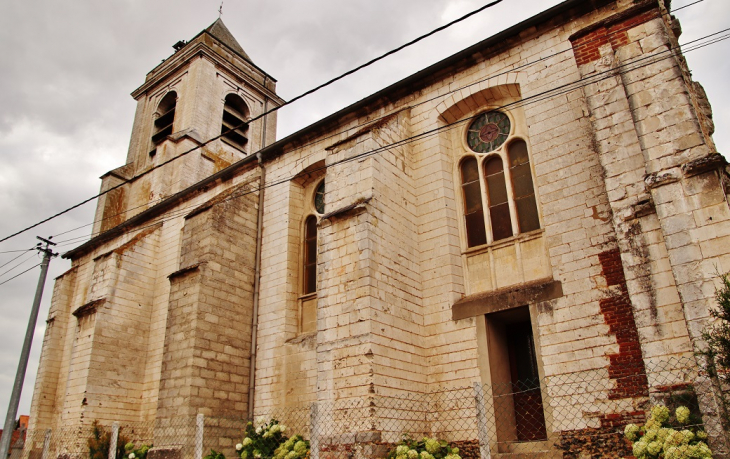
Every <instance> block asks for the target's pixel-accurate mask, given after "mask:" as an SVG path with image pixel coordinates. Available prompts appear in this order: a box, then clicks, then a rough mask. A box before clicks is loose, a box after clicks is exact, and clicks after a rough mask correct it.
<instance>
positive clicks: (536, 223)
mask: <svg viewBox="0 0 730 459" xmlns="http://www.w3.org/2000/svg"><path fill="white" fill-rule="evenodd" d="M507 154H508V156H509V164H510V174H512V188H513V189H514V196H515V207H516V210H517V217H518V220H517V221H518V223H519V225H520V232H522V233H525V232H527V231H532V230H536V229H538V228H540V218H539V217H538V215H537V203H536V202H535V188H534V187H533V185H532V172H531V171H530V157H529V155H528V154H527V144H526V143H525V141H524V140H522V139H518V140H516V141H514V142H512V143H511V144H509V146H508V147H507Z"/></svg>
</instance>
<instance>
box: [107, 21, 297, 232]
mask: <svg viewBox="0 0 730 459" xmlns="http://www.w3.org/2000/svg"><path fill="white" fill-rule="evenodd" d="M173 48H174V49H175V53H174V54H173V55H172V56H170V57H168V58H167V59H165V60H164V61H163V62H162V63H161V64H160V65H158V66H157V67H155V68H154V69H152V70H151V71H150V72H149V73H148V74H147V77H146V78H145V82H144V84H142V85H141V86H140V87H139V88H137V89H136V90H135V91H134V92H132V97H134V99H135V100H136V101H137V110H136V114H135V119H134V126H133V128H132V138H131V141H130V144H129V151H128V153H127V161H126V164H125V165H124V166H122V167H119V168H117V169H114V170H112V171H110V172H108V173H106V174H105V175H104V176H102V177H101V178H102V187H101V189H102V191H105V190H108V189H110V188H112V187H114V186H117V185H118V184H120V183H124V182H126V183H125V184H124V185H123V186H121V187H119V188H117V189H115V190H113V191H111V192H109V193H107V194H105V195H103V196H102V197H101V198H100V199H99V203H98V205H97V211H96V218H95V222H96V223H95V224H94V230H93V232H94V233H99V232H103V231H106V230H108V229H111V228H113V227H115V226H117V225H119V224H120V223H123V222H124V221H125V220H127V219H129V218H130V217H132V216H134V215H136V214H138V213H139V212H141V211H143V210H145V209H147V208H149V207H151V206H153V205H154V204H156V203H157V202H159V201H160V200H163V199H164V198H166V197H169V196H172V195H173V194H175V193H177V192H179V191H181V190H184V189H186V188H187V187H189V186H191V185H193V184H194V183H196V182H198V181H199V180H201V179H203V178H205V177H207V176H209V175H211V174H213V173H215V172H217V171H219V170H221V169H223V168H225V167H227V166H229V165H231V164H233V163H234V162H236V161H239V160H241V159H243V158H245V157H246V156H248V155H250V154H252V153H255V152H256V151H258V150H259V149H260V148H262V147H263V146H265V145H268V144H270V143H273V142H274V141H275V140H276V113H271V114H269V115H266V116H263V117H260V115H262V114H263V113H265V112H266V111H268V110H271V109H272V108H274V107H276V106H278V105H280V104H281V103H283V100H282V99H280V98H279V97H278V96H277V95H276V80H275V79H274V78H272V77H271V76H270V75H269V74H267V73H266V72H265V71H263V70H262V69H261V68H259V67H258V66H257V65H256V64H254V63H253V62H252V60H251V58H250V57H249V56H248V54H247V53H246V52H245V51H244V50H243V48H242V47H241V45H240V44H239V43H238V41H237V40H236V39H235V38H234V37H233V35H231V33H230V31H229V30H228V28H227V27H226V26H225V24H224V23H223V21H222V20H221V19H218V20H216V21H215V22H214V23H213V24H211V25H210V26H209V27H208V28H206V29H205V30H203V31H202V32H200V33H199V34H198V35H196V36H195V37H194V38H193V39H191V40H190V41H188V42H185V41H180V42H178V43H176V44H175V45H174V46H173Z"/></svg>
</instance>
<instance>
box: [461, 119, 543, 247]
mask: <svg viewBox="0 0 730 459" xmlns="http://www.w3.org/2000/svg"><path fill="white" fill-rule="evenodd" d="M511 127H512V126H511V122H510V118H509V117H508V116H507V115H506V114H504V113H502V112H498V111H492V112H486V113H482V114H481V115H478V116H476V117H475V119H474V121H473V122H472V123H471V125H470V126H469V128H468V129H467V132H466V142H467V145H468V146H469V148H470V149H471V150H472V151H473V153H474V154H473V155H469V156H466V157H465V158H464V159H463V160H462V162H461V166H460V169H461V188H462V194H463V198H464V219H465V226H466V236H467V246H468V247H476V246H479V245H482V244H486V243H487V242H494V241H499V240H502V239H506V238H508V237H511V236H513V235H514V234H519V233H526V232H529V231H533V230H536V229H539V228H540V217H539V215H538V210H537V201H536V199H535V189H534V186H533V180H532V171H531V169H530V156H529V153H528V151H527V143H526V142H525V141H524V140H523V139H520V138H517V137H514V136H513V135H512V130H511ZM505 165H507V166H508V167H507V170H506V171H505ZM480 170H481V172H482V174H483V177H484V184H485V190H484V192H482V190H481V184H480V180H479V176H480ZM485 208H486V209H488V210H489V212H488V214H487V217H486V218H485V216H484V211H483V209H485ZM513 219H516V221H513ZM487 228H491V234H490V233H488V232H487V230H486V229H487ZM490 236H491V237H490Z"/></svg>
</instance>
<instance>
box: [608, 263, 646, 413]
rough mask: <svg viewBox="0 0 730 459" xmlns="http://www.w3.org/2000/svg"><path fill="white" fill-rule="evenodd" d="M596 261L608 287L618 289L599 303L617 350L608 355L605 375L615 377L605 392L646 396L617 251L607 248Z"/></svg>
mask: <svg viewBox="0 0 730 459" xmlns="http://www.w3.org/2000/svg"><path fill="white" fill-rule="evenodd" d="M598 260H599V261H600V262H601V268H602V272H603V276H604V277H605V279H606V283H607V284H608V286H617V287H619V290H620V292H619V293H618V294H616V295H614V296H611V297H609V298H604V299H602V300H600V302H599V306H600V308H601V313H602V314H603V319H604V321H605V322H606V325H608V328H609V331H610V333H611V334H612V335H614V336H615V337H616V342H617V343H618V348H619V351H618V353H616V354H609V356H608V358H609V366H608V377H609V378H611V379H615V380H616V387H615V388H614V389H613V390H612V391H611V393H610V394H609V398H610V399H619V398H627V397H639V396H646V395H649V383H648V381H647V379H646V368H645V367H644V359H643V357H642V355H641V345H640V344H639V331H638V330H637V328H636V322H635V321H634V311H633V308H632V306H631V300H630V299H629V291H628V288H627V286H626V278H625V276H624V270H623V265H622V263H621V254H620V252H619V250H618V249H613V250H607V251H605V252H601V253H600V254H599V255H598Z"/></svg>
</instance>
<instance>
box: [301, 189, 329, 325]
mask: <svg viewBox="0 0 730 459" xmlns="http://www.w3.org/2000/svg"><path fill="white" fill-rule="evenodd" d="M312 186H314V185H312ZM324 189H325V188H324V180H321V181H320V182H319V183H317V184H316V186H314V189H312V188H309V191H308V193H307V194H308V195H309V197H310V200H309V205H308V206H307V207H309V209H310V212H311V213H310V215H309V216H307V218H305V219H304V228H303V230H302V231H303V234H302V265H301V270H302V271H301V273H302V274H301V276H302V281H301V282H302V287H301V288H302V290H301V295H300V297H299V332H300V333H311V332H315V331H317V295H316V292H317V220H318V216H317V215H322V214H324Z"/></svg>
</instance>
